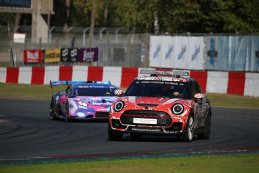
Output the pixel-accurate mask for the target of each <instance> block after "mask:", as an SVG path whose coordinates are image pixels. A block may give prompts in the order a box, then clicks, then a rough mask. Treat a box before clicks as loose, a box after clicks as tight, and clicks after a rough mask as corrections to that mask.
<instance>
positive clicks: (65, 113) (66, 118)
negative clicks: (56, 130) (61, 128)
mask: <svg viewBox="0 0 259 173" xmlns="http://www.w3.org/2000/svg"><path fill="white" fill-rule="evenodd" d="M68 109H69V105H68V102H67V103H66V106H65V111H64V121H65V122H69V121H70V120H71V119H70V117H69V110H68Z"/></svg>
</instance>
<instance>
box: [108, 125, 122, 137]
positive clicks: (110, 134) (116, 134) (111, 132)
mask: <svg viewBox="0 0 259 173" xmlns="http://www.w3.org/2000/svg"><path fill="white" fill-rule="evenodd" d="M122 138H123V133H122V132H118V131H115V130H113V129H112V128H111V125H110V120H109V123H108V139H109V140H110V141H121V140H122Z"/></svg>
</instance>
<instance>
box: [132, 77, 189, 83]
mask: <svg viewBox="0 0 259 173" xmlns="http://www.w3.org/2000/svg"><path fill="white" fill-rule="evenodd" d="M135 80H149V81H164V82H189V81H193V79H192V78H184V77H173V76H141V77H137V78H135Z"/></svg>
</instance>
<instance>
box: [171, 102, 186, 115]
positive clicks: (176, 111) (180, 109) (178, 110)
mask: <svg viewBox="0 0 259 173" xmlns="http://www.w3.org/2000/svg"><path fill="white" fill-rule="evenodd" d="M183 110H184V108H183V105H181V104H179V103H177V104H175V105H174V106H173V107H172V112H173V113H174V114H176V115H180V114H181V113H183Z"/></svg>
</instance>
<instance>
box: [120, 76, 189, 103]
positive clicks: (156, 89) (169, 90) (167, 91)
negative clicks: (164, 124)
mask: <svg viewBox="0 0 259 173" xmlns="http://www.w3.org/2000/svg"><path fill="white" fill-rule="evenodd" d="M125 96H146V97H169V98H184V99H188V98H190V94H189V89H188V85H187V83H184V82H171V81H149V80H142V81H140V80H136V81H134V82H133V84H132V85H131V86H130V87H129V88H128V89H127V91H126V93H125Z"/></svg>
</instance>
